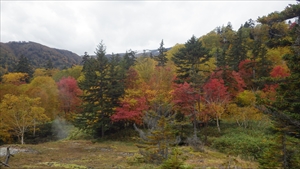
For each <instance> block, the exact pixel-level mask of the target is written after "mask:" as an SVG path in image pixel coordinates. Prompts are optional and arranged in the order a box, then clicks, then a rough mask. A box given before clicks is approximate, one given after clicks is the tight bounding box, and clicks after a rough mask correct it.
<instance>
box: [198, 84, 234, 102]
mask: <svg viewBox="0 0 300 169" xmlns="http://www.w3.org/2000/svg"><path fill="white" fill-rule="evenodd" d="M227 89H228V87H226V86H225V85H224V81H223V79H210V80H209V81H208V82H207V83H205V84H204V86H203V91H204V99H205V100H206V101H208V102H221V101H224V100H228V98H229V94H228V92H227Z"/></svg>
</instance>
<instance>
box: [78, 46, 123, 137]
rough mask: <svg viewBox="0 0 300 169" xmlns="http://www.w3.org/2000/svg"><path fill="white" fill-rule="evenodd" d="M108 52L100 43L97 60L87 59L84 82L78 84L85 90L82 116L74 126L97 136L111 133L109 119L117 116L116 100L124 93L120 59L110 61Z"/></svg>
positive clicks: (85, 60)
mask: <svg viewBox="0 0 300 169" xmlns="http://www.w3.org/2000/svg"><path fill="white" fill-rule="evenodd" d="M105 51H106V48H105V46H104V44H103V43H102V42H101V43H100V44H99V45H98V46H97V48H96V52H95V54H96V58H93V57H89V56H88V55H85V56H86V57H85V59H84V66H83V70H82V71H83V74H84V77H85V78H84V80H83V81H81V82H80V83H79V86H80V88H81V89H82V90H83V92H84V95H83V96H82V100H83V103H82V109H83V112H82V114H81V115H78V116H77V118H76V121H75V125H76V126H78V127H79V128H82V129H87V130H89V131H91V132H92V133H94V134H95V135H96V136H97V135H98V134H100V135H101V136H102V137H103V136H104V133H105V131H107V130H108V129H110V127H111V122H110V116H111V115H112V114H113V113H114V108H115V107H116V106H117V100H118V99H119V97H120V96H121V95H122V94H123V92H124V87H123V86H124V85H123V82H122V81H123V79H122V78H123V77H124V76H123V75H122V73H120V67H119V65H118V64H119V62H120V60H121V59H120V58H119V57H118V56H114V55H113V57H112V58H110V59H108V58H107V56H106V55H105V54H106V52H105Z"/></svg>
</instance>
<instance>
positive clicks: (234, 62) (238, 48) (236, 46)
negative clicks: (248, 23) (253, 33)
mask: <svg viewBox="0 0 300 169" xmlns="http://www.w3.org/2000/svg"><path fill="white" fill-rule="evenodd" d="M245 59H247V48H246V46H245V37H243V27H240V29H239V30H238V32H237V33H236V35H235V37H234V40H233V42H232V47H231V48H230V50H229V56H228V58H227V63H228V65H229V66H230V67H231V69H232V70H235V71H238V67H239V63H240V62H241V61H243V60H245Z"/></svg>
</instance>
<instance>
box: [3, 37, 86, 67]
mask: <svg viewBox="0 0 300 169" xmlns="http://www.w3.org/2000/svg"><path fill="white" fill-rule="evenodd" d="M22 55H23V56H24V57H27V59H28V60H29V62H30V64H31V66H32V67H33V68H42V67H45V65H46V63H47V62H48V61H49V60H51V61H52V64H53V66H54V67H55V68H60V69H61V68H64V67H70V66H72V65H74V64H80V62H81V57H80V56H78V55H77V54H75V53H73V52H70V51H67V50H61V49H55V48H50V47H47V46H44V45H41V44H39V43H35V42H30V41H29V42H8V43H2V42H0V73H1V72H2V73H3V72H4V73H5V72H11V71H13V68H14V66H15V65H16V64H17V63H18V60H19V58H20V56H22Z"/></svg>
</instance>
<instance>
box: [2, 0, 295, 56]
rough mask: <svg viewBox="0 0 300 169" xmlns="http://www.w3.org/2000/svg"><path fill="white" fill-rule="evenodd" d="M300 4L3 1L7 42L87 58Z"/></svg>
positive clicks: (177, 39)
mask: <svg viewBox="0 0 300 169" xmlns="http://www.w3.org/2000/svg"><path fill="white" fill-rule="evenodd" d="M289 3H290V4H295V3H296V1H188V2H186V1H185V2H183V1H182V2H180V1H167V2H163V1H111V2H109V1H72V2H71V1H64V2H59V1H53V2H51V1H33V2H30V1H21V2H20V1H19V2H16V1H1V42H8V41H34V42H37V43H41V44H44V45H46V46H49V47H54V48H59V49H66V50H70V51H72V52H75V53H77V54H79V55H82V54H83V53H84V52H85V51H87V52H88V53H90V54H92V53H94V51H95V48H96V46H97V45H98V44H99V42H100V41H101V40H103V41H104V43H105V44H106V46H107V53H112V52H114V53H118V52H125V51H126V50H129V49H133V50H143V49H155V48H158V47H159V43H160V41H161V39H164V42H165V47H170V46H173V45H175V44H176V43H185V42H186V41H187V40H188V39H189V38H190V37H191V36H192V35H195V36H196V37H200V36H203V35H205V34H206V33H208V32H210V31H212V30H213V29H214V28H216V27H217V26H222V25H227V23H228V22H229V21H230V22H231V23H232V25H233V28H234V29H238V28H239V26H240V25H241V24H243V23H244V22H245V21H247V20H248V19H250V18H252V19H253V20H256V19H257V18H258V17H259V16H263V15H267V14H269V13H271V12H274V11H275V10H277V11H281V10H283V9H284V8H285V7H286V6H287V5H288V4H289Z"/></svg>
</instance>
